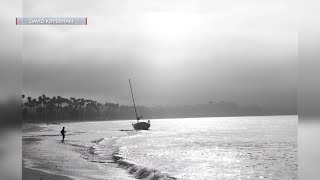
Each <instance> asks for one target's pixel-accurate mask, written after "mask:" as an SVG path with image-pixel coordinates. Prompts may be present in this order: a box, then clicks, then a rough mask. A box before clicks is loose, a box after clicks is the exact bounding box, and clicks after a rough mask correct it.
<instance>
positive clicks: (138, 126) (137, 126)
mask: <svg viewBox="0 0 320 180" xmlns="http://www.w3.org/2000/svg"><path fill="white" fill-rule="evenodd" d="M129 84H130V90H131V96H132V101H133V106H134V111H135V112H136V118H137V123H132V126H133V128H134V129H135V130H148V129H149V127H150V120H148V122H143V121H142V122H140V121H139V120H140V119H141V118H142V116H140V117H138V113H137V108H136V103H135V102H134V97H133V92H132V86H131V81H130V79H129Z"/></svg>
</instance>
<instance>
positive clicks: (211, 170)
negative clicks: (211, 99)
mask: <svg viewBox="0 0 320 180" xmlns="http://www.w3.org/2000/svg"><path fill="white" fill-rule="evenodd" d="M131 122H132V121H107V122H81V123H67V124H63V125H62V124H60V125H50V130H49V128H47V129H46V130H43V131H41V132H39V133H36V132H32V133H28V134H24V137H25V138H30V137H40V136H43V135H44V134H46V135H48V134H50V133H51V134H52V135H53V136H48V137H49V138H46V140H45V141H43V143H42V144H44V143H45V142H46V143H49V144H50V145H48V144H47V145H46V146H51V148H50V149H52V147H53V146H54V143H57V141H58V140H57V139H59V138H60V137H59V135H57V136H54V134H55V133H56V132H60V128H61V126H66V130H67V138H66V141H65V143H63V144H62V143H60V145H59V146H63V148H64V149H69V150H70V152H73V153H75V154H79V158H81V159H82V161H80V162H83V166H84V167H83V168H86V166H90V167H91V168H90V171H83V169H80V170H79V169H77V168H78V167H75V166H72V165H70V166H66V167H68V172H66V171H64V172H62V173H61V171H59V172H60V174H64V175H70V176H72V177H76V178H77V179H230V180H231V179H232V180H234V179H273V180H274V179H288V180H289V179H290V180H292V179H298V139H297V138H298V118H297V116H256V117H215V118H186V119H156V120H151V128H150V130H148V131H134V130H132V126H131ZM39 144H41V143H39ZM38 146H39V145H38ZM46 146H44V145H43V148H42V149H45V150H43V151H50V149H48V148H47V149H46V148H45V147H46ZM60 148H61V147H60ZM39 149H41V147H39ZM44 153H45V152H44ZM33 156H35V155H34V154H33V155H30V154H29V156H28V153H25V155H24V157H26V159H27V157H29V160H30V161H32V159H30V157H33ZM51 156H52V157H51ZM54 156H55V155H54V152H53V153H51V154H48V155H46V157H45V158H46V159H48V158H49V159H50V158H53V157H54ZM70 157H71V156H70ZM72 157H73V160H72V161H69V162H70V164H72V163H73V162H74V159H76V158H77V156H76V155H74V156H72ZM78 161H79V160H78ZM86 163H87V165H86ZM30 164H31V163H30ZM92 164H93V165H95V166H96V167H97V168H92V167H93V166H92ZM39 167H40V169H41V166H39ZM39 167H38V168H39ZM73 168H74V169H73ZM95 169H96V170H95ZM53 172H55V171H53ZM55 173H56V172H55ZM65 173H67V174H65ZM81 173H82V174H81Z"/></svg>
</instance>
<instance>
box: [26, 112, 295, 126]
mask: <svg viewBox="0 0 320 180" xmlns="http://www.w3.org/2000/svg"><path fill="white" fill-rule="evenodd" d="M260 116H298V115H297V114H282V115H255V116H208V117H207V116H205V117H172V118H168V117H165V118H146V119H142V121H144V120H149V119H150V120H157V119H191V118H227V117H230V118H232V117H260ZM102 121H136V119H112V120H107V119H106V120H69V121H68V120H61V121H52V122H49V123H48V124H61V123H78V122H102ZM22 124H45V125H46V124H47V122H41V121H22Z"/></svg>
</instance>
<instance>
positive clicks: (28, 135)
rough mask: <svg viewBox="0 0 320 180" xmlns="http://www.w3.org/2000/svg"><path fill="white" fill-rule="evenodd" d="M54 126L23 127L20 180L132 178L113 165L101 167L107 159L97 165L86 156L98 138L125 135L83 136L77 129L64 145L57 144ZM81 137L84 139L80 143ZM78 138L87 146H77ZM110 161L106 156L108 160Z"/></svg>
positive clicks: (115, 133) (121, 134) (117, 133)
mask: <svg viewBox="0 0 320 180" xmlns="http://www.w3.org/2000/svg"><path fill="white" fill-rule="evenodd" d="M49 125H51V124H49ZM54 126H57V124H54ZM54 126H50V127H46V125H45V124H43V123H42V124H38V123H27V124H24V125H23V129H22V132H23V136H22V142H23V143H22V144H23V162H22V163H23V164H22V171H23V172H22V177H23V178H22V179H26V180H34V179H38V180H39V179H42V180H47V179H62V180H74V179H79V180H85V179H96V180H102V179H106V178H107V179H117V177H118V176H120V177H125V179H132V177H130V175H129V174H127V172H126V171H125V170H124V169H121V168H119V167H118V166H117V165H116V164H114V165H111V166H109V165H108V166H105V165H104V164H105V163H110V162H109V160H108V159H105V160H103V163H101V162H98V161H96V160H95V158H96V157H95V156H92V155H91V154H90V151H91V149H90V148H91V147H94V146H95V145H97V143H98V142H99V141H98V140H99V139H102V138H107V139H109V138H112V137H115V136H118V135H120V136H126V134H127V133H126V132H121V131H119V132H105V133H104V134H99V133H98V134H92V133H90V132H87V133H88V134H86V135H85V136H83V133H82V131H81V130H80V131H79V132H75V131H74V130H73V132H72V131H71V130H70V131H69V132H70V133H71V134H69V135H68V138H67V139H66V140H65V142H64V143H61V140H60V137H59V136H60V135H59V134H58V131H57V130H58V129H57V128H55V127H54ZM84 137H85V138H88V139H86V140H85V141H83V138H84ZM80 139H81V141H82V143H83V142H87V144H78V143H79V140H80ZM81 141H80V142H81ZM95 141H97V142H95ZM110 148H111V147H110ZM111 158H112V157H111V154H110V158H109V159H110V160H111ZM104 161H105V162H104ZM97 162H98V163H97Z"/></svg>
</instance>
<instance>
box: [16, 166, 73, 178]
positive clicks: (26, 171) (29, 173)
mask: <svg viewBox="0 0 320 180" xmlns="http://www.w3.org/2000/svg"><path fill="white" fill-rule="evenodd" d="M22 179H23V180H37V179H41V180H49V179H50V180H52V179H59V180H72V178H69V177H67V176H61V175H56V174H49V173H46V172H43V171H38V170H34V169H30V168H26V167H24V166H23V168H22Z"/></svg>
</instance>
